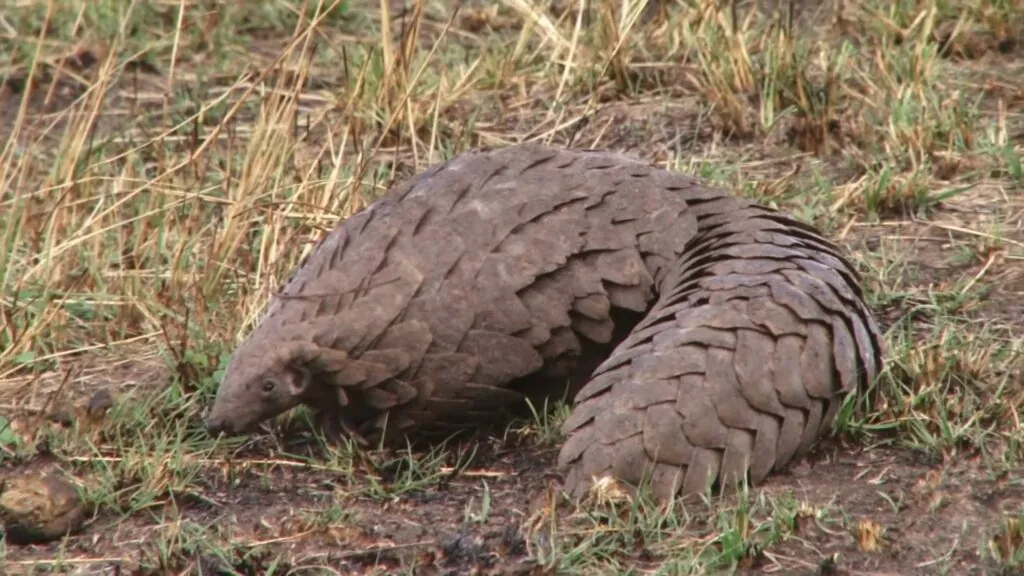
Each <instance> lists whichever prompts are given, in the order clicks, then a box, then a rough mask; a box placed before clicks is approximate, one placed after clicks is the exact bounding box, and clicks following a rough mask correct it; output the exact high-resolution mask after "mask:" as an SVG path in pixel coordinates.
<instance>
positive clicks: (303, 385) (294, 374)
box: [284, 365, 313, 396]
mask: <svg viewBox="0 0 1024 576" xmlns="http://www.w3.org/2000/svg"><path fill="white" fill-rule="evenodd" d="M285 372H286V374H287V376H286V377H285V378H284V380H285V382H284V384H285V385H287V386H288V392H289V393H290V394H291V395H292V396H303V395H305V394H306V392H307V391H308V390H309V387H310V385H311V384H312V380H313V375H312V374H311V373H310V371H309V370H308V369H306V368H304V367H302V366H294V365H293V366H289V367H288V368H287V370H286V371H285Z"/></svg>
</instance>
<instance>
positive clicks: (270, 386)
mask: <svg viewBox="0 0 1024 576" xmlns="http://www.w3.org/2000/svg"><path fill="white" fill-rule="evenodd" d="M274 388H277V383H276V382H274V381H273V380H264V381H263V391H264V392H268V393H269V392H273V391H274Z"/></svg>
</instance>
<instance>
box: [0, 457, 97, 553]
mask: <svg viewBox="0 0 1024 576" xmlns="http://www.w3.org/2000/svg"><path fill="white" fill-rule="evenodd" d="M85 517H86V510H85V506H84V505H83V503H82V500H81V497H80V496H79V493H78V490H77V489H76V488H75V485H74V483H73V482H72V481H71V480H70V479H68V478H67V477H66V476H65V475H64V474H63V473H61V472H59V471H56V470H52V471H45V472H44V471H38V470H37V471H32V472H26V473H22V474H18V475H12V476H9V477H7V479H6V480H5V481H4V482H3V485H2V486H0V520H2V521H3V524H4V531H5V532H6V534H7V541H8V542H10V543H12V544H33V543H41V542H49V541H52V540H57V539H60V538H63V537H64V536H65V535H66V534H74V533H76V532H78V531H79V530H81V528H82V525H83V524H84V522H85Z"/></svg>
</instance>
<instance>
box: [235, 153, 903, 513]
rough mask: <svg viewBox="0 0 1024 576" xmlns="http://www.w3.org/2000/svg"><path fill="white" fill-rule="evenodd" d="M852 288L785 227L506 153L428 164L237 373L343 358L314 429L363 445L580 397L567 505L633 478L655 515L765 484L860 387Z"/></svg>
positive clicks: (250, 347)
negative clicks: (284, 352) (296, 359)
mask: <svg viewBox="0 0 1024 576" xmlns="http://www.w3.org/2000/svg"><path fill="white" fill-rule="evenodd" d="M858 282H859V278H858V276H857V274H856V272H855V270H854V269H853V268H852V266H851V265H850V264H849V263H848V262H847V261H846V260H845V259H844V258H843V256H842V255H841V254H840V251H839V250H838V248H837V247H836V246H835V245H834V244H832V243H830V242H829V241H828V240H826V239H825V238H823V237H822V236H821V235H820V234H819V233H818V232H817V231H815V230H814V229H813V228H812V227H810V226H808V225H805V224H803V223H801V222H799V221H797V220H795V219H793V218H791V217H789V216H786V215H784V214H782V213H780V212H777V211H774V210H771V209H769V208H766V207H761V206H759V205H757V204H756V203H753V202H750V201H747V200H742V199H739V198H736V197H732V196H730V195H729V194H728V193H727V192H726V191H724V190H721V189H718V188H713V187H710V186H707V185H705V184H703V183H702V182H700V181H698V180H697V179H695V178H693V177H691V176H687V175H684V174H681V173H676V172H672V171H668V170H663V169H659V168H656V167H653V166H651V165H649V164H646V163H643V162H640V161H637V160H633V159H630V158H627V157H624V156H621V155H618V154H613V153H609V152H603V151H596V150H563V149H555V148H551V147H547V146H542V145H539V144H522V145H517V146H512V147H508V148H504V149H500V150H495V151H473V152H467V153H464V154H462V155H459V156H456V157H455V158H453V159H451V160H449V161H447V162H443V163H439V164H436V165H434V166H432V167H430V168H428V169H427V170H426V171H424V172H423V173H421V174H419V175H417V176H416V177H414V178H412V179H410V180H409V181H407V182H405V183H404V184H402V185H400V186H397V187H395V188H394V189H392V190H391V191H390V192H388V193H387V194H386V195H385V196H384V197H382V198H381V199H380V200H378V201H377V202H375V203H373V204H372V205H370V206H369V207H368V208H366V209H365V210H362V211H360V212H358V213H357V214H355V215H353V216H351V217H349V218H347V219H345V220H343V221H342V222H341V223H340V224H339V225H338V226H337V228H335V229H334V230H333V231H332V232H331V233H330V234H328V235H326V236H325V237H324V238H323V239H322V240H321V241H320V242H319V244H318V245H317V246H316V247H314V249H313V250H312V251H311V252H310V254H309V255H307V256H306V257H305V258H304V259H303V261H302V262H301V263H300V265H299V266H298V267H297V268H296V270H295V271H294V272H293V273H292V275H291V277H290V278H289V279H288V280H287V281H286V282H285V284H284V286H283V288H282V290H281V293H280V295H279V296H276V297H275V298H274V299H273V300H272V301H271V303H270V305H269V307H268V310H267V312H266V314H265V315H264V317H263V318H262V319H261V321H260V324H259V326H258V327H257V328H256V329H255V330H254V331H253V333H252V334H250V336H249V337H248V338H247V340H246V341H245V342H243V343H242V344H241V346H240V347H239V349H238V350H237V351H236V353H235V355H236V356H244V355H245V354H252V355H258V354H263V353H265V352H261V350H262V351H265V350H266V349H267V347H272V348H274V347H276V348H280V347H281V346H283V345H284V344H286V343H289V342H292V343H294V342H302V343H304V344H309V345H311V346H306V349H307V350H308V349H310V348H311V349H313V350H321V351H322V352H323V353H324V354H326V355H329V354H330V353H332V352H334V351H343V352H344V353H345V354H342V355H340V358H344V359H345V360H344V361H341V362H335V363H334V365H333V366H332V367H331V368H330V369H329V370H324V371H321V372H320V373H318V374H317V375H316V376H315V377H316V379H317V387H318V389H320V390H321V392H322V393H321V394H319V395H318V397H317V400H316V405H317V406H316V407H317V408H318V409H319V410H320V411H321V413H322V414H323V415H325V416H326V417H327V418H328V419H329V420H337V421H344V422H346V426H347V428H346V429H350V430H354V431H357V432H358V433H359V434H360V435H362V436H364V437H366V438H367V439H369V440H371V441H378V440H380V439H383V440H384V441H385V442H392V441H404V440H405V439H406V438H416V437H427V436H431V435H433V434H435V433H442V434H443V433H449V432H452V431H455V430H458V429H461V428H465V427H467V426H472V425H474V424H478V423H482V422H488V421H493V419H494V417H495V415H496V413H497V412H498V411H500V410H502V409H504V408H506V407H509V406H510V405H512V404H514V403H518V402H520V401H521V400H522V399H523V398H524V396H525V397H530V398H532V399H535V400H539V399H541V398H543V397H545V396H560V395H562V394H563V393H565V392H566V383H567V382H570V383H575V384H576V385H577V387H576V388H574V389H573V390H571V391H570V392H575V391H576V389H577V388H578V386H579V385H582V388H578V393H577V394H576V396H575V400H574V406H573V409H572V412H571V415H570V417H569V418H568V420H567V421H566V423H565V425H564V431H565V432H566V434H567V437H566V441H565V444H564V446H563V447H562V449H561V453H560V455H559V467H560V468H561V469H562V470H563V471H565V472H566V484H565V487H566V488H567V489H568V490H569V491H570V492H571V493H573V494H576V495H579V494H581V491H582V490H584V489H585V488H586V487H587V486H588V485H589V483H590V482H591V480H592V478H593V476H595V475H602V474H611V475H613V476H615V477H617V478H619V479H620V480H623V481H626V482H629V483H633V484H635V483H637V482H639V481H641V479H642V476H643V477H646V478H650V480H651V482H652V487H653V489H654V491H655V493H656V494H657V495H658V496H659V497H661V498H664V497H668V496H669V495H672V494H680V493H682V494H684V495H685V494H693V493H695V492H700V491H703V490H704V489H705V488H706V487H707V486H708V485H710V483H712V482H714V481H715V480H719V481H725V480H727V479H730V478H733V479H736V478H739V477H741V476H743V475H745V474H747V473H749V478H750V480H751V481H752V482H754V483H757V482H760V481H761V480H762V479H764V478H765V477H766V476H767V474H768V473H769V472H770V471H772V470H776V469H779V468H781V467H782V466H784V465H785V464H786V463H787V462H789V461H790V460H792V458H793V457H794V456H795V455H797V454H799V453H801V452H802V451H804V450H806V449H807V448H808V446H810V444H811V443H812V442H813V441H814V440H815V439H816V438H817V437H818V436H819V435H820V433H821V432H822V431H823V430H825V429H826V427H827V426H828V425H829V424H830V423H831V421H832V419H833V417H834V415H835V412H836V410H837V408H838V407H839V405H840V403H841V401H842V397H843V395H844V394H845V393H847V392H849V391H851V390H854V389H856V388H857V387H858V386H863V385H865V384H866V383H867V382H868V381H870V380H871V379H873V378H874V377H875V375H876V374H877V372H878V370H879V369H880V365H881V360H882V355H883V346H882V340H881V336H880V334H879V330H878V328H877V326H876V324H875V322H874V320H873V319H872V317H871V315H870V313H869V311H868V309H867V308H866V306H865V304H864V301H863V296H862V294H861V291H860V288H859V286H858ZM307 356H308V352H307ZM338 357H339V356H338V355H337V354H335V358H338ZM307 359H308V358H307ZM328 364H330V363H328Z"/></svg>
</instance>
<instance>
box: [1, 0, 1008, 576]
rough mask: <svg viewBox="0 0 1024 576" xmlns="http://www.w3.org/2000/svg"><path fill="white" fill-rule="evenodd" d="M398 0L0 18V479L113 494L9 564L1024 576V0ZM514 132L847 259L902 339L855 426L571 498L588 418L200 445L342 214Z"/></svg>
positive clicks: (853, 414)
mask: <svg viewBox="0 0 1024 576" xmlns="http://www.w3.org/2000/svg"><path fill="white" fill-rule="evenodd" d="M405 4H406V5H407V6H404V7H403V5H402V3H399V2H388V1H384V0H381V1H380V2H379V3H378V2H371V1H370V0H351V1H347V2H343V1H341V0H330V1H322V2H314V1H312V0H309V1H304V2H299V1H298V0H259V1H255V0H253V1H247V2H241V1H233V0H209V1H203V2H196V1H191V2H185V1H184V0H182V1H171V0H166V1H161V2H150V3H142V2H136V1H131V2H129V1H121V0H97V1H95V2H88V3H82V2H72V1H69V0H51V1H48V2H43V1H31V0H15V1H14V2H13V3H11V2H8V3H7V4H6V5H5V6H4V7H3V8H0V79H2V80H3V84H2V85H0V143H2V145H0V186H2V188H0V191H2V192H0V215H2V217H0V288H2V290H0V425H3V426H2V428H3V431H2V432H0V467H2V469H3V470H4V473H5V474H7V473H10V472H11V471H17V470H23V469H26V468H31V467H32V466H35V465H37V464H39V463H41V462H44V461H46V462H51V461H53V462H56V463H57V464H58V465H60V466H62V467H64V468H66V469H68V470H70V471H72V472H73V473H74V474H75V476H76V477H77V478H79V479H80V480H81V483H82V488H83V491H84V494H85V496H86V498H87V499H88V500H89V501H90V502H91V503H94V504H96V512H95V515H94V517H92V518H91V519H90V521H89V524H88V526H87V528H86V529H85V531H84V532H83V533H82V534H79V535H77V536H73V537H70V538H68V539H67V540H66V541H64V542H62V543H55V544H52V545H49V546H43V545H39V546H20V545H15V544H13V543H10V542H5V543H4V545H3V550H2V552H0V553H2V554H3V555H4V563H5V569H6V570H7V571H8V572H9V573H25V572H32V571H48V570H58V571H59V570H64V571H71V572H75V573H94V572H95V573H99V572H101V571H102V570H104V569H108V568H109V567H110V566H114V565H117V566H120V567H121V569H122V570H127V571H132V572H133V573H134V572H138V573H184V572H196V573H198V572H199V571H202V573H212V572H216V571H218V570H220V571H226V572H227V573H232V571H233V573H246V574H256V573H260V574H264V573H275V574H276V573H280V572H285V571H288V570H289V569H298V568H301V567H311V566H320V567H323V568H325V569H328V568H329V570H333V571H335V572H342V573H372V572H374V571H377V572H379V573H396V572H398V573H414V572H415V573H442V572H444V573H447V572H446V571H447V570H454V571H455V573H463V572H468V571H469V570H470V569H471V568H473V567H487V568H489V569H492V570H498V571H499V572H500V570H506V572H507V573H531V572H529V571H532V572H533V573H586V574H593V573H609V572H613V573H648V572H650V573H655V572H656V573H671V574H682V573H687V574H689V573H694V574H696V573H707V572H716V571H740V572H759V571H773V572H778V573H786V574H810V573H819V574H839V573H849V574H863V573H868V572H871V573H885V574H918V573H920V574H936V573H951V574H954V573H955V574H966V573H972V574H974V573H979V574H980V573H1007V574H1009V573H1020V572H1019V570H1021V569H1022V566H1024V544H1022V543H1024V528H1022V524H1021V523H1022V520H1021V518H1022V517H1024V488H1022V486H1021V475H1020V472H1021V470H1022V466H1021V455H1022V453H1021V446H1022V441H1024V429H1022V427H1021V424H1020V416H1019V412H1020V409H1021V407H1022V406H1024V381H1022V370H1021V368H1022V361H1021V351H1022V349H1024V340H1022V330H1021V325H1022V323H1024V304H1022V302H1024V272H1022V270H1024V264H1022V260H1024V231H1022V227H1024V199H1022V198H1024V197H1022V192H1024V168H1022V160H1021V158H1022V156H1024V113H1022V112H1021V110H1022V109H1024V80H1021V79H1022V78H1024V65H1022V62H1024V59H1022V57H1024V45H1022V43H1024V32H1022V30H1024V4H1021V2H1019V1H1018V0H944V1H938V0H929V1H924V0H900V1H897V2H882V1H881V0H863V1H856V0H842V1H841V0H835V1H833V2H821V3H811V2H807V3H800V2H788V3H787V2H775V3H773V2H760V3H758V6H757V7H756V9H754V7H753V5H752V4H751V3H749V2H746V3H744V2H714V1H712V0H688V1H684V0H675V1H667V2H663V3H659V2H657V1H655V2H652V6H650V7H647V8H645V6H643V5H642V3H641V2H637V1H635V0H632V1H631V0H624V1H622V2H612V1H598V0H594V1H592V2H590V4H591V6H590V7H589V8H588V10H587V11H581V10H578V3H577V2H572V1H567V0H563V1H558V2H540V1H538V0H504V1H503V2H492V3H487V2H466V3H464V5H463V6H461V8H460V9H459V10H458V11H455V10H454V9H453V6H454V4H455V3H453V2H444V1H441V0H434V1H431V2H411V1H410V2H405ZM523 140H542V141H546V142H552V143H557V144H562V145H574V146H597V147H607V148H613V149H617V150H623V151H628V152H630V153H632V154H636V155H639V156H642V157H645V158H647V159H649V160H651V161H654V162H657V163H660V164H663V165H665V166H667V167H670V168H672V169H678V170H685V171H689V172H693V173H696V174H699V175H701V176H703V177H705V178H708V179H710V180H713V181H716V182H719V183H725V184H728V185H730V186H732V187H733V188H734V189H735V190H736V193H737V194H744V195H747V196H751V197H755V198H758V199H760V200H761V201H763V202H765V203H770V204H774V205H777V206H779V207H781V208H784V209H786V210H789V211H792V212H793V213H795V214H797V215H798V216H800V217H801V218H804V219H806V220H808V221H811V222H814V223H815V224H817V225H818V226H820V227H822V228H823V229H824V230H826V231H828V232H829V233H830V234H831V235H833V237H835V238H836V239H838V240H839V241H841V242H842V243H844V244H845V245H846V246H848V247H849V248H850V251H851V254H852V256H853V258H854V259H855V260H856V261H857V263H858V265H859V266H860V267H861V269H862V270H863V272H864V275H865V279H866V289H867V290H868V292H869V295H870V298H871V304H872V306H874V307H875V309H876V310H877V312H878V314H879V318H880V319H881V320H882V321H883V324H884V327H885V329H886V330H887V335H886V337H887V340H888V343H889V346H890V350H891V354H890V359H889V363H888V365H887V369H886V371H885V373H884V374H883V375H882V377H881V378H879V380H878V382H877V384H876V386H875V387H874V388H873V389H871V390H868V391H864V393H863V394H860V395H858V396H856V397H853V398H851V399H850V401H849V402H848V404H847V406H846V408H845V409H844V410H843V412H842V413H841V414H840V416H839V420H838V422H837V425H836V434H835V437H834V438H832V439H831V440H830V441H828V442H824V443H823V445H822V448H821V449H820V450H819V451H818V452H817V453H816V454H815V455H813V456H812V457H810V458H809V459H808V460H807V461H806V462H804V463H801V464H799V465H797V466H795V467H794V470H793V471H792V472H791V473H790V474H783V475H779V476H777V477H775V478H773V479H772V480H771V481H770V482H768V483H767V484H766V485H765V486H763V487H758V488H756V489H754V488H752V489H750V490H749V493H745V494H740V495H731V496H728V497H726V498H725V499H724V500H722V501H715V502H713V503H709V504H708V505H707V506H706V507H702V508H700V509H698V508H693V507H691V508H689V509H684V508H683V507H682V506H677V507H674V508H673V509H671V510H666V509H658V508H657V507H655V506H653V505H651V504H650V503H649V502H647V501H646V500H643V499H641V500H638V501H630V500H628V499H627V500H623V499H622V498H621V497H616V495H615V492H614V489H613V487H609V488H608V490H607V491H605V492H602V493H601V494H597V495H596V499H595V501H593V502H589V503H586V504H585V505H584V506H582V507H580V508H572V507H567V505H566V504H565V503H564V502H561V501H560V498H559V497H558V495H557V493H556V492H555V491H552V490H551V489H550V485H549V480H550V478H549V477H548V476H546V474H547V473H549V472H550V470H551V466H552V464H553V458H552V455H553V453H554V449H555V447H556V446H557V442H558V435H557V432H556V430H557V424H558V421H559V419H560V418H561V417H563V416H564V414H565V408H564V406H563V407H554V408H553V409H552V410H546V411H545V410H538V413H537V417H536V418H535V419H534V420H533V421H530V422H525V423H519V424H516V425H515V426H513V427H512V428H510V430H509V433H508V434H507V435H505V436H504V437H502V438H491V439H486V440H481V441H479V442H476V443H462V444H459V445H455V446H447V447H439V448H438V449H437V450H436V451H433V452H430V453H414V454H407V453H381V452H364V451H360V450H356V449H354V448H353V447H350V446H328V445H325V444H324V443H323V442H322V440H320V439H318V438H315V437H313V436H312V435H310V434H309V433H308V432H304V431H303V430H304V429H303V428H302V426H301V424H302V422H303V414H302V413H301V411H298V412H296V413H295V414H293V415H290V416H288V417H287V418H283V419H282V420H281V421H279V422H276V423H275V424H274V426H273V427H272V428H273V429H272V430H270V431H269V432H272V433H268V434H263V435H260V436H258V437H254V438H250V439H248V440H236V441H234V443H233V444H225V443H223V442H222V443H215V442H214V441H213V440H211V439H209V438H207V437H206V436H205V435H204V434H203V432H202V430H201V427H200V423H201V417H202V412H203V410H204V409H205V407H206V406H207V405H208V403H209V401H210V399H211V395H212V393H213V391H214V389H215V387H216V382H217V378H218V377H219V374H218V369H219V368H220V367H222V366H223V365H224V360H225V358H226V355H227V354H229V353H230V352H231V349H232V347H233V345H234V344H235V343H236V342H237V341H238V338H240V337H241V336H242V335H243V334H245V333H246V332H247V331H248V330H249V328H251V325H252V322H253V320H254V319H255V317H256V315H257V314H258V313H259V312H260V310H261V309H262V307H263V305H264V304H265V302H266V299H267V297H268V295H269V294H270V292H271V290H273V289H275V288H276V287H277V286H278V285H279V283H280V282H281V281H282V280H283V278H284V277H285V276H286V275H287V273H288V272H289V271H290V269H291V268H292V267H293V266H294V265H295V263H296V262H297V261H298V260H299V258H300V257H301V256H302V255H303V253H304V251H305V250H306V249H308V247H309V246H310V244H311V243H312V241H314V240H315V239H316V237H317V236H318V235H319V234H320V233H321V232H322V231H323V230H325V229H329V228H330V227H332V226H333V225H334V224H335V223H336V222H337V221H338V219H340V218H344V217H346V216H347V215H349V214H351V213H353V212H354V211H356V210H358V209H360V208H361V207H363V206H365V205H366V204H367V203H368V202H370V201H372V199H373V198H374V197H375V196H376V195H378V194H380V193H381V192H382V191H383V190H385V189H386V188H387V186H388V185H389V184H390V183H392V182H393V181H395V180H396V179H399V178H403V177H406V176H409V175H411V174H412V173H414V172H415V171H418V170H420V169H422V168H424V167H426V166H427V165H429V164H430V163H433V162H436V161H438V160H440V159H443V158H447V157H450V156H451V155H453V154H455V153H457V152H459V151H462V150H465V149H467V148H470V147H476V146H503V145H507V144H510V143H513V142H519V141H523ZM98 391H102V392H98ZM104 393H109V394H110V395H111V396H113V398H114V402H113V406H112V407H111V408H110V409H109V410H108V411H106V412H104V411H103V410H102V409H96V408H95V403H96V402H95V400H96V398H97V394H99V397H102V395H103V394H104ZM90 399H93V400H94V406H93V409H89V406H88V405H87V404H88V402H89V401H90ZM286 432H287V433H286ZM228 456H232V459H231V460H230V461H228V460H227V457H228ZM517 570H521V572H516V571H517ZM844 571H845V572H844Z"/></svg>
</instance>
